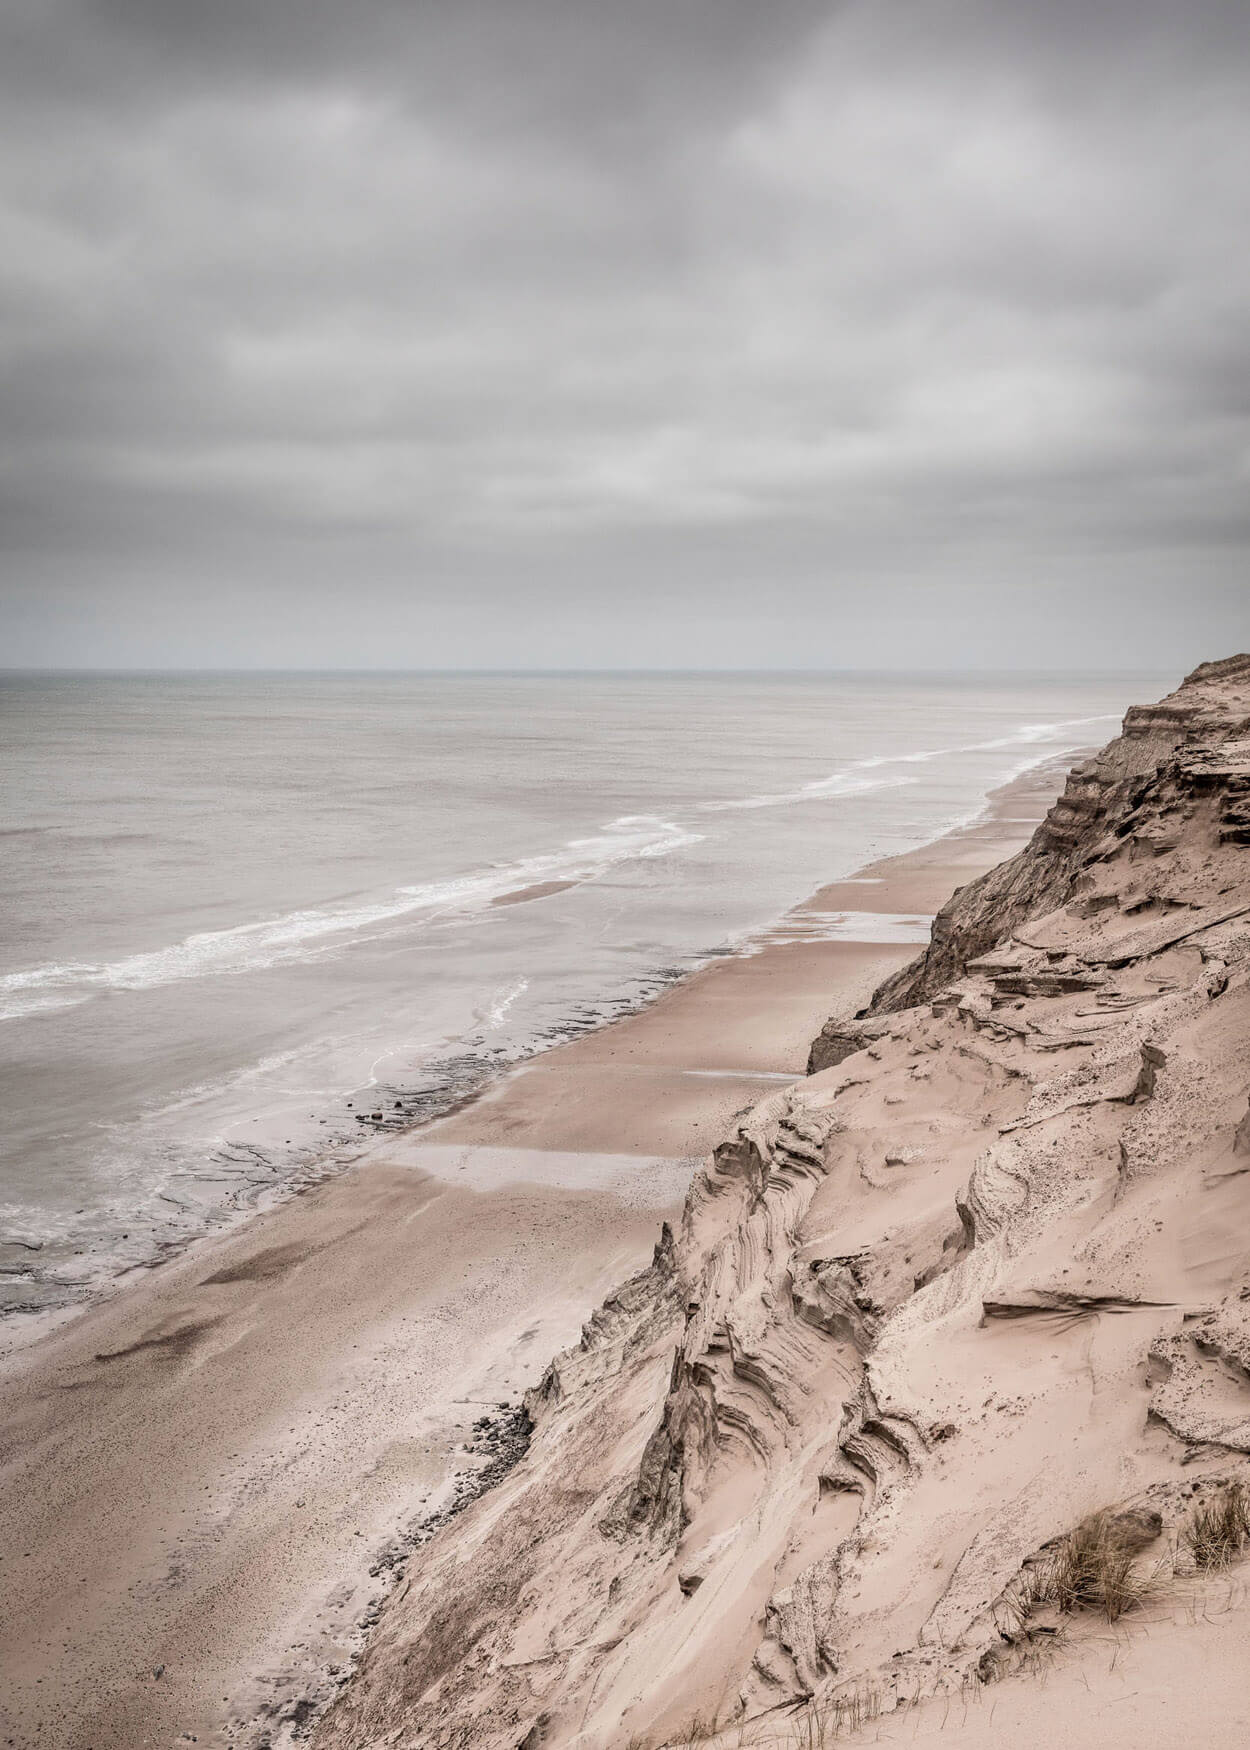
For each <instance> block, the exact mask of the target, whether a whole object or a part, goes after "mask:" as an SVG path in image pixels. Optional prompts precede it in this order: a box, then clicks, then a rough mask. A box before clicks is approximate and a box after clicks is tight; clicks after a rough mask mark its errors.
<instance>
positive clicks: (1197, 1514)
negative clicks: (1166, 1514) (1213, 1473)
mask: <svg viewBox="0 0 1250 1750" xmlns="http://www.w3.org/2000/svg"><path fill="white" fill-rule="evenodd" d="M1247 1538H1250V1502H1248V1501H1247V1499H1246V1486H1245V1484H1244V1483H1241V1482H1236V1483H1225V1485H1224V1487H1223V1488H1222V1489H1220V1490H1218V1491H1217V1493H1216V1494H1214V1495H1212V1496H1211V1497H1210V1498H1209V1499H1208V1500H1206V1501H1203V1502H1201V1503H1200V1505H1199V1506H1197V1507H1195V1508H1194V1510H1193V1512H1192V1513H1191V1514H1190V1516H1189V1518H1188V1519H1187V1520H1186V1521H1185V1523H1184V1525H1183V1526H1182V1527H1181V1541H1182V1542H1183V1543H1184V1545H1185V1547H1186V1549H1187V1550H1188V1551H1189V1553H1190V1555H1191V1556H1192V1557H1193V1559H1194V1565H1195V1566H1196V1567H1199V1568H1226V1567H1227V1566H1228V1564H1229V1563H1230V1562H1231V1561H1234V1560H1235V1559H1236V1557H1237V1556H1239V1555H1240V1554H1241V1549H1242V1545H1243V1544H1244V1543H1245V1542H1246V1540H1247Z"/></svg>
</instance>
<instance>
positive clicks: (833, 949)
mask: <svg viewBox="0 0 1250 1750" xmlns="http://www.w3.org/2000/svg"><path fill="white" fill-rule="evenodd" d="M1057 782H1058V780H1057V778H1056V777H1055V775H1054V774H1053V772H1051V773H1047V772H1046V771H1042V772H1039V773H1035V774H1033V775H1032V777H1031V778H1030V779H1029V780H1027V781H1025V782H1023V783H1021V784H1020V785H1017V786H1015V787H1013V789H1012V791H1011V793H1010V795H1008V796H1005V797H1004V800H1003V805H1002V806H1001V807H1000V808H999V809H998V811H997V812H996V813H995V814H994V815H992V816H991V817H990V818H989V819H988V820H987V821H986V822H984V823H982V824H981V825H979V826H977V827H976V828H974V829H971V830H967V831H964V832H962V833H959V834H956V835H954V836H952V837H951V838H949V839H946V840H944V841H942V842H941V843H939V844H937V845H934V846H930V847H928V848H926V849H925V850H924V851H921V852H918V853H916V854H915V855H913V856H911V857H907V858H902V859H898V860H896V861H894V862H893V863H889V864H882V865H880V866H879V867H877V868H876V869H874V870H872V871H869V872H868V875H869V881H868V884H867V885H865V884H862V883H849V884H842V885H840V886H839V887H837V888H831V889H829V890H827V891H826V893H825V894H824V895H822V896H818V898H817V899H815V900H813V901H812V902H811V905H812V906H814V907H815V913H813V911H812V910H811V909H810V908H801V909H800V911H799V912H797V913H796V914H794V916H793V917H792V918H790V919H789V920H786V921H785V922H784V923H783V924H782V925H781V926H779V928H778V929H777V930H776V931H773V932H770V933H768V934H767V935H766V936H765V937H764V938H762V939H761V940H760V941H759V942H758V943H756V944H755V945H754V946H755V950H756V951H754V952H752V953H749V954H746V955H743V956H741V957H733V958H729V959H726V960H722V961H718V962H715V963H714V964H713V965H712V966H710V967H709V968H708V969H707V970H706V971H705V972H702V973H699V974H696V975H695V976H694V977H692V978H691V979H689V980H686V981H685V982H683V983H682V984H680V985H678V986H676V987H674V988H673V989H671V990H670V991H669V992H668V993H667V994H666V995H665V996H664V997H663V998H662V999H661V1000H660V1001H659V1002H657V1003H655V1004H653V1005H652V1006H651V1007H650V1008H648V1009H646V1010H645V1011H643V1012H641V1013H640V1014H638V1015H636V1016H633V1017H631V1018H629V1019H627V1020H625V1021H622V1022H620V1023H618V1024H617V1025H615V1026H612V1027H609V1028H606V1029H604V1030H602V1031H601V1032H599V1033H596V1034H593V1035H589V1036H586V1037H584V1038H582V1039H580V1040H578V1041H577V1042H576V1043H574V1044H572V1045H570V1046H568V1047H566V1048H563V1049H561V1050H557V1051H553V1052H550V1053H547V1054H546V1055H545V1056H543V1057H542V1058H540V1059H537V1060H535V1061H534V1062H532V1063H531V1064H529V1065H527V1066H526V1067H525V1069H524V1070H523V1071H522V1072H520V1073H518V1074H516V1075H514V1076H513V1077H511V1078H509V1079H508V1080H507V1081H506V1082H505V1083H504V1084H502V1085H501V1086H500V1087H499V1088H498V1089H497V1090H496V1091H495V1092H493V1093H492V1095H491V1096H490V1097H489V1098H488V1099H485V1100H482V1101H480V1102H478V1103H477V1104H476V1105H474V1106H472V1107H469V1108H467V1109H466V1110H464V1111H463V1112H461V1113H459V1114H457V1115H456V1117H455V1118H454V1119H453V1120H451V1121H449V1122H446V1123H444V1124H443V1125H440V1126H436V1127H433V1128H432V1129H427V1130H426V1131H424V1132H420V1133H414V1134H413V1135H411V1136H409V1137H406V1138H402V1139H393V1138H388V1139H387V1140H386V1141H384V1142H383V1143H381V1144H380V1145H378V1146H377V1147H375V1148H374V1149H372V1150H371V1152H370V1153H369V1154H367V1155H366V1156H365V1157H364V1158H362V1160H361V1161H360V1163H359V1164H358V1166H357V1167H356V1168H355V1169H354V1170H353V1171H351V1172H349V1173H347V1174H346V1175H345V1176H343V1177H341V1178H339V1179H337V1180H334V1181H332V1182H330V1183H327V1184H325V1185H323V1186H321V1187H320V1188H319V1189H316V1190H314V1191H311V1192H309V1193H307V1194H306V1195H304V1196H301V1197H299V1198H297V1199H296V1200H294V1201H293V1202H291V1203H289V1204H287V1205H286V1206H285V1207H282V1208H279V1209H276V1210H274V1211H272V1212H270V1213H268V1214H266V1215H263V1216H261V1217H258V1218H256V1219H254V1220H253V1221H251V1222H249V1223H248V1224H247V1225H246V1226H245V1227H243V1228H241V1229H239V1230H237V1231H235V1232H233V1233H230V1234H227V1235H225V1236H222V1237H219V1238H218V1239H216V1240H214V1241H212V1242H210V1243H207V1244H204V1245H201V1246H198V1247H196V1248H194V1249H193V1250H192V1251H191V1252H190V1253H189V1254H188V1255H187V1256H185V1257H183V1258H181V1259H179V1260H176V1261H174V1262H170V1263H167V1264H165V1265H164V1266H163V1267H162V1268H161V1269H160V1270H159V1271H156V1272H153V1273H152V1274H151V1275H150V1276H149V1277H146V1278H143V1279H140V1280H139V1281H138V1283H136V1284H135V1285H133V1286H131V1287H129V1288H126V1289H123V1290H122V1291H121V1292H119V1293H117V1294H115V1295H114V1296H112V1297H110V1298H108V1299H106V1300H104V1301H103V1302H101V1303H100V1304H98V1305H96V1306H94V1307H92V1308H91V1309H90V1310H89V1311H87V1312H86V1313H85V1314H84V1315H82V1316H80V1317H79V1318H77V1319H75V1320H74V1321H73V1322H71V1323H69V1324H65V1325H63V1326H62V1327H61V1328H60V1329H57V1330H54V1331H53V1332H51V1333H50V1334H49V1335H46V1336H45V1337H43V1338H42V1339H41V1340H40V1341H37V1342H34V1343H29V1342H28V1343H26V1344H24V1345H22V1346H20V1347H19V1346H18V1345H17V1344H16V1343H15V1338H16V1336H17V1331H16V1329H15V1328H14V1327H9V1328H8V1329H7V1331H6V1332H5V1336H6V1340H7V1341H8V1343H9V1345H10V1347H9V1350H8V1353H7V1355H6V1356H5V1357H4V1359H3V1362H2V1363H0V1672H2V1673H3V1681H2V1682H0V1743H9V1744H13V1745H16V1746H21V1747H22V1750H26V1747H27V1746H32V1745H38V1746H49V1747H51V1750H80V1747H81V1750H106V1746H111V1747H120V1750H137V1747H138V1746H141V1745H148V1744H151V1745H157V1746H161V1747H162V1750H164V1747H166V1746H169V1745H171V1744H176V1743H178V1742H180V1741H183V1737H184V1735H185V1736H186V1737H187V1738H190V1737H192V1736H193V1737H194V1738H195V1739H196V1740H197V1741H198V1742H199V1743H200V1744H205V1743H209V1742H222V1741H225V1742H229V1743H232V1744H236V1745H244V1744H250V1743H259V1742H264V1741H267V1740H268V1739H269V1737H270V1735H271V1733H273V1734H276V1735H277V1738H278V1739H279V1741H284V1740H285V1738H286V1736H287V1735H288V1734H289V1733H290V1731H291V1730H293V1729H294V1725H295V1724H296V1723H297V1722H298V1720H299V1718H300V1703H301V1701H302V1700H303V1699H304V1698H305V1697H307V1696H309V1695H313V1696H316V1695H319V1694H324V1692H325V1690H326V1687H327V1681H328V1679H329V1678H330V1677H332V1675H333V1673H332V1671H331V1667H334V1666H338V1667H339V1668H340V1670H341V1669H342V1668H344V1665H345V1662H346V1659H347V1657H348V1654H349V1652H350V1650H351V1648H352V1647H353V1646H354V1645H355V1644H356V1642H357V1639H358V1630H359V1625H360V1623H361V1620H362V1618H364V1619H366V1620H367V1619H368V1618H369V1617H370V1616H371V1615H372V1614H373V1612H374V1610H375V1609H376V1601H377V1600H378V1599H379V1598H380V1597H381V1595H382V1594H383V1592H384V1591H385V1589H386V1586H387V1584H388V1576H393V1574H394V1572H395V1570H394V1569H384V1570H383V1572H382V1573H380V1574H378V1573H374V1572H371V1570H372V1569H374V1568H376V1567H377V1565H378V1558H379V1556H380V1555H382V1556H385V1555H387V1554H388V1553H389V1552H390V1550H391V1549H392V1547H393V1546H394V1544H395V1541H396V1539H397V1538H403V1537H405V1536H407V1535H409V1534H410V1533H411V1530H412V1528H413V1525H414V1523H416V1524H418V1525H419V1524H420V1522H421V1520H422V1518H423V1516H424V1515H425V1514H426V1513H427V1512H429V1511H431V1510H433V1509H435V1508H436V1507H437V1505H438V1503H439V1502H440V1500H442V1499H444V1498H445V1495H446V1490H447V1478H448V1476H449V1474H450V1473H452V1472H454V1471H456V1470H459V1469H464V1468H466V1467H467V1468H468V1469H470V1470H472V1469H474V1468H475V1467H476V1466H477V1465H478V1464H479V1463H480V1462H481V1460H480V1459H479V1458H474V1457H472V1456H466V1455H465V1453H464V1451H463V1446H464V1443H465V1441H466V1439H467V1438H469V1437H470V1434H471V1429H472V1424H473V1422H474V1420H475V1419H476V1418H477V1417H478V1416H479V1415H480V1414H481V1413H482V1404H481V1403H480V1402H478V1401H476V1400H488V1401H491V1402H495V1401H498V1400H501V1399H505V1398H511V1399H513V1400H514V1401H515V1400H516V1399H517V1398H518V1396H519V1393H520V1392H521V1390H522V1389H523V1388H524V1387H526V1386H532V1385H534V1384H535V1383H536V1382H537V1381H538V1380H539V1379H540V1377H541V1375H542V1372H543V1369H544V1367H545V1366H546V1363H547V1360H548V1358H549V1357H550V1355H551V1354H552V1353H553V1352H555V1351H556V1350H557V1349H560V1348H561V1347H563V1346H564V1345H566V1344H568V1343H570V1342H572V1341H574V1340H575V1339H576V1336H577V1333H578V1330H579V1329H580V1326H581V1324H582V1321H583V1320H584V1319H585V1318H586V1317H587V1316H588V1314H589V1313H590V1311H591V1310H592V1309H593V1307H594V1306H595V1305H596V1304H597V1302H598V1301H600V1300H601V1299H602V1298H603V1296H604V1295H605V1294H606V1293H607V1292H608V1291H609V1289H610V1288H611V1287H612V1285H613V1284H614V1283H615V1282H618V1281H620V1280H621V1279H622V1278H624V1277H626V1276H628V1275H629V1274H630V1272H631V1271H633V1270H635V1269H637V1268H638V1267H639V1266H640V1265H641V1264H642V1263H644V1262H645V1260H646V1258H647V1256H648V1255H649V1254H650V1251H651V1248H652V1245H653V1242H654V1238H655V1234H656V1232H657V1230H658V1227H659V1224H660V1221H661V1219H662V1218H663V1217H664V1216H666V1215H667V1216H670V1217H672V1218H673V1219H674V1220H675V1219H676V1218H677V1216H678V1214H679V1211H680V1207H681V1200H682V1197H683V1196H684V1194H685V1190H686V1187H687V1185H688V1183H689V1179H690V1175H691V1171H692V1169H693V1165H694V1157H698V1156H700V1155H702V1154H703V1153H705V1152H706V1151H707V1150H708V1149H709V1148H711V1147H712V1146H713V1145H714V1144H715V1143H716V1142H717V1141H718V1140H719V1138H720V1137H721V1136H723V1135H724V1134H725V1133H726V1131H727V1130H728V1129H729V1128H730V1127H731V1126H732V1124H733V1122H734V1114H735V1113H737V1112H740V1111H742V1110H743V1109H744V1108H745V1107H748V1106H750V1105H751V1104H753V1103H754V1102H755V1101H756V1100H757V1099H758V1098H759V1097H760V1095H761V1093H762V1092H766V1091H769V1090H772V1089H774V1088H776V1087H777V1086H779V1085H782V1084H783V1083H785V1082H786V1081H788V1080H790V1079H791V1078H793V1077H794V1076H795V1075H796V1074H799V1073H801V1070H802V1066H803V1062H804V1059H805V1057H806V1054H807V1048H808V1044H809V1041H810V1038H811V1035H812V1033H813V1031H814V1030H815V1028H816V1027H817V1026H818V1025H819V1022H820V1020H821V1018H822V1017H823V1015H824V1013H825V1010H826V1006H827V1003H828V1001H829V996H830V992H831V991H832V992H834V993H837V994H839V996H840V998H841V1000H843V1001H845V1002H846V1003H847V1004H848V1005H849V1006H850V1007H851V1008H854V1007H855V1006H857V1005H858V1004H860V1003H862V1002H863V1001H864V1000H866V998H867V996H868V994H869V992H870V991H871V989H872V986H873V984H875V983H876V982H877V981H879V980H880V978H881V977H882V976H884V974H885V973H887V972H889V971H890V970H892V969H894V968H897V967H899V966H900V965H902V964H903V963H904V962H905V961H906V960H907V959H908V958H909V957H910V955H911V954H912V952H913V951H914V950H912V949H910V948H907V947H901V948H900V947H897V946H895V947H891V946H882V945H880V944H871V943H870V944H864V943H856V942H830V941H828V940H825V939H824V932H823V925H822V924H821V920H820V918H819V916H818V915H816V914H818V913H820V912H821V911H827V910H829V909H832V908H850V909H870V910H871V909H876V910H880V911H884V912H901V911H916V910H919V911H926V912H932V911H933V910H935V909H936V907H937V906H938V905H939V904H940V903H941V901H942V899H943V898H944V896H945V895H946V893H948V892H949V890H950V886H951V884H952V882H953V881H955V880H959V879H967V878H968V876H969V875H970V874H974V873H977V872H979V871H980V870H982V869H984V868H985V867H987V866H988V865H989V864H990V863H992V862H993V861H994V860H995V859H996V858H997V857H1000V856H1002V855H1004V854H1006V852H1008V851H1009V850H1010V849H1012V848H1014V845H1015V844H1018V843H1020V842H1021V841H1022V838H1023V836H1024V835H1025V833H1026V832H1027V830H1028V829H1027V827H1024V826H1022V825H1021V824H1020V817H1021V816H1026V817H1027V816H1028V815H1029V814H1030V813H1033V815H1034V818H1035V819H1036V818H1040V816H1041V813H1042V812H1043V811H1044V809H1045V807H1046V806H1047V805H1048V804H1049V801H1050V800H1051V798H1052V797H1053V795H1054V789H1055V785H1056V784H1057ZM531 897H537V900H538V903H541V896H531ZM158 1673H159V1675H158Z"/></svg>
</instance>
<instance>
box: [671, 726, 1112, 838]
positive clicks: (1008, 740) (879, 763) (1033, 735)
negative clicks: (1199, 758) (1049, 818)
mask: <svg viewBox="0 0 1250 1750" xmlns="http://www.w3.org/2000/svg"><path fill="white" fill-rule="evenodd" d="M1116 721H1118V719H1117V718H1116V717H1115V715H1114V714H1113V713H1107V714H1104V715H1102V716H1098V717H1069V718H1066V719H1065V720H1063V721H1062V722H1059V723H1024V724H1021V726H1020V728H1019V729H1015V730H1013V731H1012V732H1011V734H1010V735H1002V736H997V737H995V739H994V740H993V741H968V742H963V743H961V744H959V745H958V746H955V747H932V748H922V749H919V750H918V751H916V752H914V753H893V754H873V755H872V756H870V757H869V758H868V759H862V760H852V761H851V762H850V764H849V765H847V766H845V767H843V769H842V770H841V771H838V772H832V773H830V775H829V777H827V778H817V779H816V780H815V782H813V783H811V784H803V785H801V786H800V787H799V788H798V789H797V790H781V791H777V792H775V793H773V794H770V795H761V796H742V797H736V798H734V799H733V800H731V801H725V802H701V803H700V804H699V807H700V809H701V811H703V812H704V813H708V814H720V813H723V812H724V811H726V810H728V809H737V808H782V807H785V806H787V805H788V804H792V803H795V802H823V801H829V800H833V799H836V798H837V797H839V796H862V795H865V794H867V793H868V792H869V791H872V790H883V789H893V788H895V787H896V786H897V785H900V784H914V783H917V782H918V780H917V779H916V778H911V777H907V776H904V775H899V776H897V777H881V778H865V777H860V776H857V774H859V773H863V772H876V771H880V770H881V769H882V768H883V767H887V766H916V765H926V764H928V762H929V761H931V760H941V759H950V758H951V757H952V756H954V755H956V754H964V753H998V752H1006V751H1007V750H1008V749H1010V748H1016V747H1020V748H1023V747H1028V748H1030V749H1034V750H1036V749H1039V748H1040V749H1041V750H1042V751H1040V752H1037V751H1033V752H1030V754H1029V756H1028V757H1027V758H1026V759H1025V760H1024V761H1023V762H1021V763H1020V764H1018V765H1016V766H1014V767H1013V768H1012V770H1011V771H1010V772H1008V773H1007V774H1006V775H1005V776H1003V777H1001V778H999V779H997V780H995V782H1003V783H1006V782H1009V781H1010V780H1011V779H1012V778H1016V777H1021V776H1022V775H1023V774H1024V773H1025V772H1027V771H1028V770H1029V768H1030V767H1031V766H1035V765H1040V764H1041V763H1042V762H1043V761H1044V760H1047V759H1049V758H1050V757H1051V755H1052V754H1053V753H1055V752H1057V751H1058V750H1059V749H1060V748H1061V747H1063V746H1069V747H1071V746H1076V745H1079V742H1080V740H1081V739H1083V738H1074V737H1073V735H1072V731H1073V730H1075V729H1085V728H1088V727H1090V726H1091V725H1092V724H1095V723H1114V722H1116Z"/></svg>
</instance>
